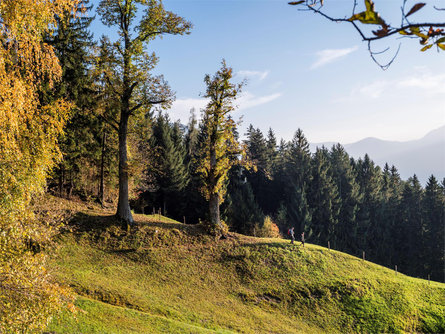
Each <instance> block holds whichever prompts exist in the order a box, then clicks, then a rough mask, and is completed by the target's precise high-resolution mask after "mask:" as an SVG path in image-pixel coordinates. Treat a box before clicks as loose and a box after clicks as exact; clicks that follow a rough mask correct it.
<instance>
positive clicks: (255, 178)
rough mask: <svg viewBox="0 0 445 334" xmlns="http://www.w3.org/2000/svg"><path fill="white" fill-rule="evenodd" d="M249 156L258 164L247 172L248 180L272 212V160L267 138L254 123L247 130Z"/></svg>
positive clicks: (268, 210) (258, 199)
mask: <svg viewBox="0 0 445 334" xmlns="http://www.w3.org/2000/svg"><path fill="white" fill-rule="evenodd" d="M244 142H245V145H246V150H247V156H248V157H249V159H250V160H251V161H252V162H253V164H254V165H255V166H256V168H255V169H251V170H250V171H249V172H248V173H246V174H247V180H248V182H249V184H250V185H251V187H252V190H253V193H254V194H255V198H256V199H257V201H258V204H259V205H260V206H261V208H263V209H264V211H265V212H266V213H267V214H271V213H272V211H271V209H272V208H271V207H270V188H271V187H270V186H271V178H272V176H271V174H272V170H271V167H272V165H271V161H270V155H269V149H268V147H267V142H266V139H265V138H264V136H263V133H262V132H261V130H260V129H255V128H254V127H253V126H252V125H250V126H249V128H248V130H247V139H246V140H245V141H244Z"/></svg>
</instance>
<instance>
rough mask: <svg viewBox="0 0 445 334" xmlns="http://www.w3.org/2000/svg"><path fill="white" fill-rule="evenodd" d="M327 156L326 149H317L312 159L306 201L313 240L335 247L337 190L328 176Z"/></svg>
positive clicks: (337, 213)
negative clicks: (310, 216) (310, 215)
mask: <svg viewBox="0 0 445 334" xmlns="http://www.w3.org/2000/svg"><path fill="white" fill-rule="evenodd" d="M328 159H329V156H328V152H327V150H326V148H324V147H323V148H321V149H319V148H317V151H316V152H315V154H314V157H313V159H312V179H311V182H310V186H309V189H308V201H309V205H310V208H311V210H312V230H313V234H314V240H316V242H318V243H319V244H321V245H326V244H327V242H328V241H329V242H330V243H331V245H332V247H336V244H337V238H336V230H337V224H338V215H339V212H340V207H341V203H340V198H339V194H338V188H337V186H336V184H335V182H334V181H333V180H332V177H331V176H330V170H329V169H330V166H329V160H328Z"/></svg>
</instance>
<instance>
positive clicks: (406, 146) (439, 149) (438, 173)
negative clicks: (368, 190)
mask: <svg viewBox="0 0 445 334" xmlns="http://www.w3.org/2000/svg"><path fill="white" fill-rule="evenodd" d="M334 144H335V143H334V142H327V143H315V144H310V148H311V151H312V152H314V151H315V149H316V147H321V146H323V145H324V146H325V147H327V148H331V147H332V145H334ZM343 146H344V148H345V150H346V151H347V152H348V154H349V155H350V156H352V157H354V158H356V159H358V158H360V157H361V158H363V157H364V156H365V154H366V153H367V154H368V155H369V157H370V158H371V159H372V160H373V161H374V162H375V163H376V164H377V165H379V166H381V167H382V168H383V166H384V165H385V163H388V164H389V165H390V166H391V165H394V166H396V168H397V169H398V171H399V173H400V176H401V177H402V179H404V180H407V179H408V178H409V177H410V176H413V175H414V174H416V175H417V177H418V178H419V180H420V182H421V183H422V184H423V185H425V184H426V182H427V180H428V178H429V177H430V176H431V174H433V175H434V176H435V177H436V178H437V179H438V180H439V181H441V180H442V179H443V178H444V177H445V126H442V127H440V128H438V129H436V130H433V131H431V132H429V133H428V134H427V135H425V136H424V137H423V138H420V139H417V140H410V141H406V142H397V141H388V140H381V139H377V138H365V139H362V140H360V141H358V142H356V143H352V144H346V145H343Z"/></svg>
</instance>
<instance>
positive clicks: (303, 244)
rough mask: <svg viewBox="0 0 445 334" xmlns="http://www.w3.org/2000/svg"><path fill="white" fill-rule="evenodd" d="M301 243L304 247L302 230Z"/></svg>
mask: <svg viewBox="0 0 445 334" xmlns="http://www.w3.org/2000/svg"><path fill="white" fill-rule="evenodd" d="M301 244H302V245H303V247H304V232H303V233H301Z"/></svg>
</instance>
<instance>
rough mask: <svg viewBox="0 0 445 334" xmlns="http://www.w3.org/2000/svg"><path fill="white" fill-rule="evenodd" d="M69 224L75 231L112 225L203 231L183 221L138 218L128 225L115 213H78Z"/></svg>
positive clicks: (130, 227)
mask: <svg viewBox="0 0 445 334" xmlns="http://www.w3.org/2000/svg"><path fill="white" fill-rule="evenodd" d="M68 226H69V227H70V228H71V230H72V231H73V232H77V233H83V232H93V233H94V232H99V233H100V232H102V231H105V230H107V229H108V228H110V227H119V228H121V229H122V230H123V231H127V232H131V231H135V230H138V229H140V228H142V227H145V226H147V227H152V228H159V229H164V230H174V229H176V230H179V231H181V232H184V233H187V234H190V235H199V234H202V233H203V229H202V227H201V226H200V225H187V224H181V223H169V222H162V221H147V220H140V219H136V220H135V224H134V225H128V224H127V223H125V222H122V221H120V220H119V219H117V218H116V216H114V215H108V216H103V215H98V214H91V213H85V212H78V213H76V214H75V215H74V216H73V217H72V218H71V219H70V221H69V223H68Z"/></svg>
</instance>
